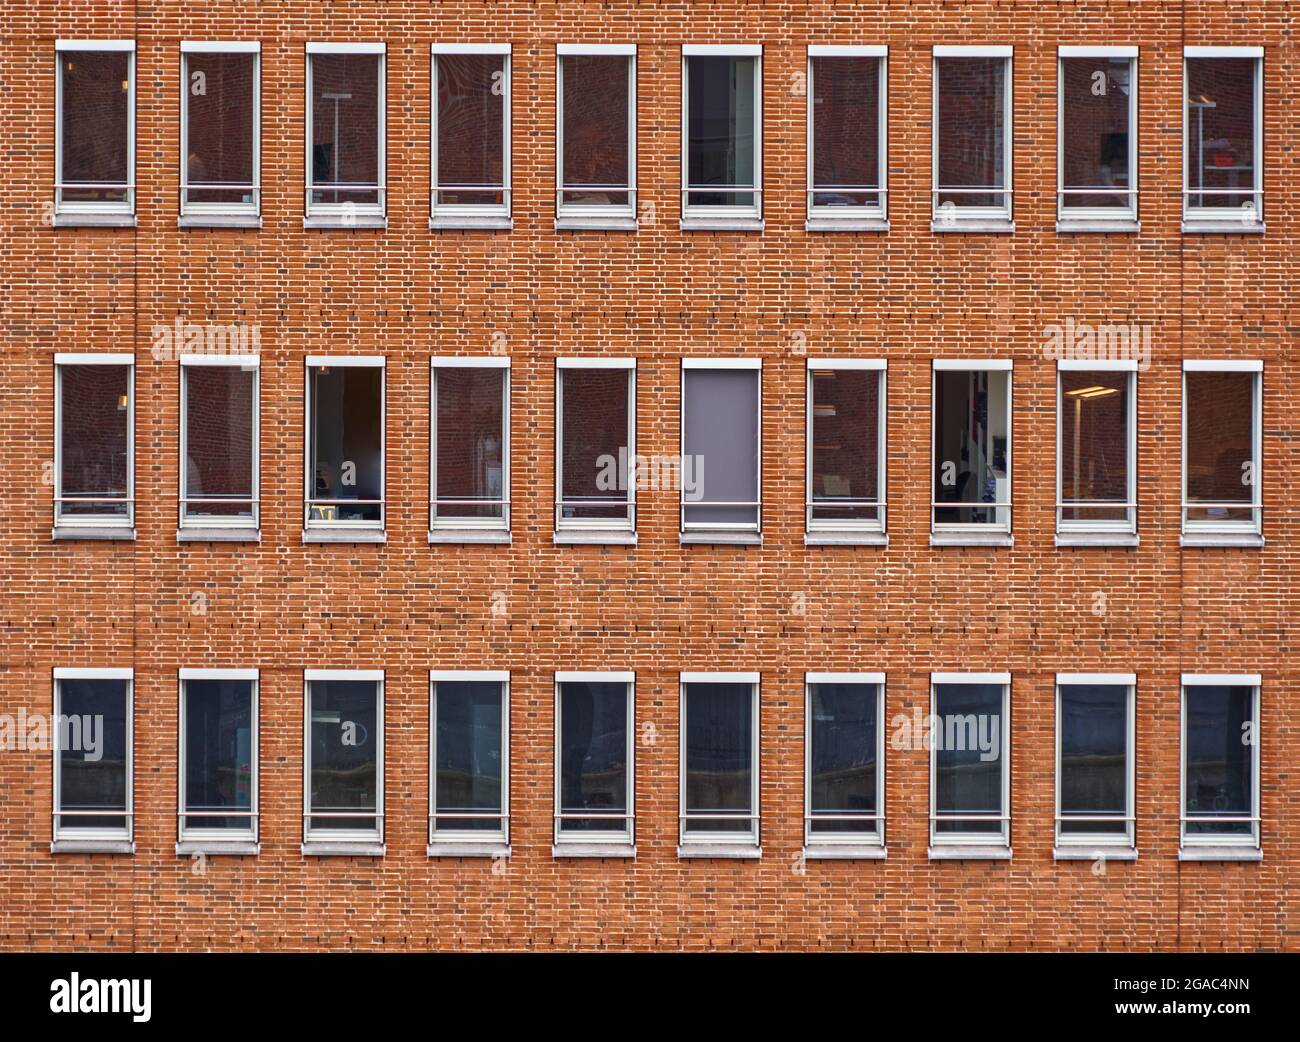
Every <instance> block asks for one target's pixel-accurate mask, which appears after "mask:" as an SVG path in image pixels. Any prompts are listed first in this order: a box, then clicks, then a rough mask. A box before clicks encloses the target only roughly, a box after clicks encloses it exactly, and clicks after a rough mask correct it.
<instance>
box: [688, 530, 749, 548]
mask: <svg viewBox="0 0 1300 1042" xmlns="http://www.w3.org/2000/svg"><path fill="white" fill-rule="evenodd" d="M679 536H680V539H681V543H682V545H683V546H691V545H697V546H762V545H763V536H762V533H760V532H681V533H679Z"/></svg>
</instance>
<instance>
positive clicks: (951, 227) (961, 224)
mask: <svg viewBox="0 0 1300 1042" xmlns="http://www.w3.org/2000/svg"><path fill="white" fill-rule="evenodd" d="M930 231H932V232H935V233H944V234H951V233H953V232H956V233H958V234H964V233H974V234H977V235H986V234H993V235H1014V234H1015V231H1016V222H1015V221H1008V220H1001V219H999V220H991V221H990V220H974V219H970V220H967V219H964V218H960V217H959V218H957V220H955V221H931V222H930Z"/></svg>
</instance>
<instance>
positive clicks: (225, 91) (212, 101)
mask: <svg viewBox="0 0 1300 1042" xmlns="http://www.w3.org/2000/svg"><path fill="white" fill-rule="evenodd" d="M260 52H261V48H260V45H258V44H256V43H189V42H185V43H182V44H181V224H182V225H198V226H202V225H204V224H222V225H231V224H234V225H246V226H252V227H257V226H258V225H259V223H260V222H259V221H258V220H257V218H258V216H259V214H260V213H261V170H260V159H261V156H260V151H261V140H260V127H259V122H258V113H259V112H260V109H261V98H260V93H259V92H260V90H261V83H260V61H261V53H260Z"/></svg>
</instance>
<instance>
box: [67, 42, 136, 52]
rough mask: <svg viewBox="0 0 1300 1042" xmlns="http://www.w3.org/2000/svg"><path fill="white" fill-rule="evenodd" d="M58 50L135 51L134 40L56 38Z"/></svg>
mask: <svg viewBox="0 0 1300 1042" xmlns="http://www.w3.org/2000/svg"><path fill="white" fill-rule="evenodd" d="M54 49H55V50H56V51H134V50H135V41H134V40H55V41H54Z"/></svg>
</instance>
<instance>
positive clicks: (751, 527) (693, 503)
mask: <svg viewBox="0 0 1300 1042" xmlns="http://www.w3.org/2000/svg"><path fill="white" fill-rule="evenodd" d="M762 505H763V504H762V502H761V501H759V500H757V499H753V500H726V499H692V500H690V501H686V500H683V501H682V503H681V513H680V518H681V530H682V531H683V532H687V531H691V530H692V529H696V530H698V529H737V528H743V529H744V530H745V531H746V532H751V531H752V532H757V531H759V526H760V525H761V524H762V514H761V512H760V513H759V514H758V516H757V517H755V519H754V520H753V521H690V522H688V521H687V520H686V511H687V509H688V508H690V507H737V508H739V507H754V508H755V510H758V508H760V507H761V506H762Z"/></svg>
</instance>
